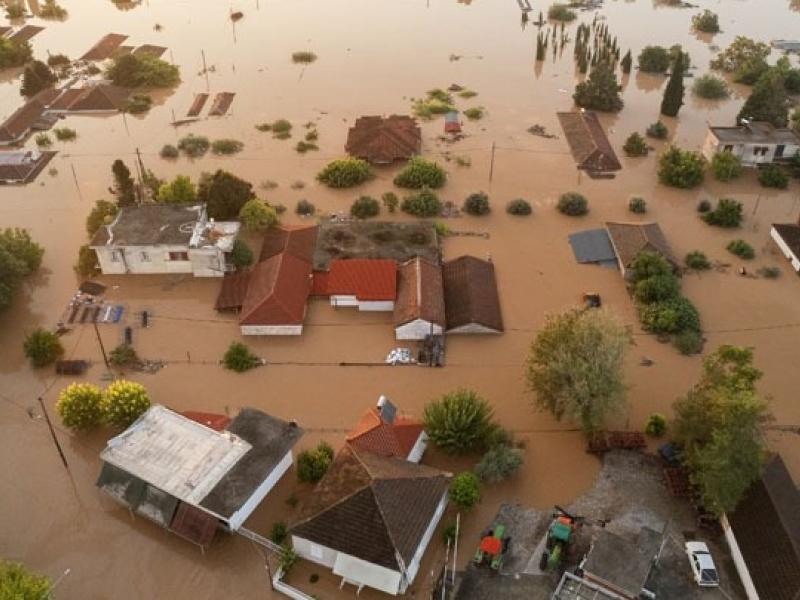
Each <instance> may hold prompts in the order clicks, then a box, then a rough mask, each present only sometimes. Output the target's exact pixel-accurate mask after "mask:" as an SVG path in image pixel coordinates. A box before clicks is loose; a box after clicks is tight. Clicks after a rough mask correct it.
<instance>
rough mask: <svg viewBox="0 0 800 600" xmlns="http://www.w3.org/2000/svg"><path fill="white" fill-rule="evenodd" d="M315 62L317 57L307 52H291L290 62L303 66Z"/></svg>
mask: <svg viewBox="0 0 800 600" xmlns="http://www.w3.org/2000/svg"><path fill="white" fill-rule="evenodd" d="M315 60H317V55H316V54H314V53H313V52H310V51H308V50H301V51H299V52H292V62H293V63H301V64H304V65H307V64H310V63H312V62H314V61H315Z"/></svg>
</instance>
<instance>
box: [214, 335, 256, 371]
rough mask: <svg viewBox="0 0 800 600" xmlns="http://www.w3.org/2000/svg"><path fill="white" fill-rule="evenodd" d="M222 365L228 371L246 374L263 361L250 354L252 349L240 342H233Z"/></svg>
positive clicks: (224, 356) (223, 358)
mask: <svg viewBox="0 0 800 600" xmlns="http://www.w3.org/2000/svg"><path fill="white" fill-rule="evenodd" d="M222 364H223V366H224V367H225V368H226V369H229V370H231V371H236V372H237V373H244V372H245V371H249V370H250V369H253V368H255V367H257V366H259V365H260V364H261V359H260V358H258V356H256V355H255V354H253V353H252V352H250V348H248V347H247V346H245V345H244V344H242V343H240V342H231V345H230V346H228V349H227V350H226V351H225V354H224V355H223V357H222Z"/></svg>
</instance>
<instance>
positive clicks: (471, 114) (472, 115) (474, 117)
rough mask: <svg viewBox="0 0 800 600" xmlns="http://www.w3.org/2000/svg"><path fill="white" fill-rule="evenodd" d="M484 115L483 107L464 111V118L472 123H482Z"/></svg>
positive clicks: (474, 107)
mask: <svg viewBox="0 0 800 600" xmlns="http://www.w3.org/2000/svg"><path fill="white" fill-rule="evenodd" d="M483 113H484V110H483V107H482V106H473V107H472V108H468V109H466V110H465V111H464V116H465V117H467V118H468V119H469V120H470V121H480V120H481V119H482V118H483Z"/></svg>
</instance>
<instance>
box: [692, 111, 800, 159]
mask: <svg viewBox="0 0 800 600" xmlns="http://www.w3.org/2000/svg"><path fill="white" fill-rule="evenodd" d="M717 152H730V153H732V154H734V155H736V156H738V157H739V158H740V159H741V161H742V164H743V165H745V166H748V167H755V166H758V165H769V164H773V163H779V162H781V161H787V160H790V159H791V158H792V157H793V156H794V155H795V154H797V153H798V152H800V134H798V133H797V132H796V131H794V130H793V129H790V128H788V127H782V128H779V127H775V126H774V125H773V124H772V123H767V122H764V121H752V122H746V121H744V120H743V121H742V124H741V125H739V126H737V127H709V128H708V134H707V135H706V140H705V143H704V144H703V155H704V156H705V157H706V158H707V159H708V160H711V159H712V158H713V156H714V154H716V153H717Z"/></svg>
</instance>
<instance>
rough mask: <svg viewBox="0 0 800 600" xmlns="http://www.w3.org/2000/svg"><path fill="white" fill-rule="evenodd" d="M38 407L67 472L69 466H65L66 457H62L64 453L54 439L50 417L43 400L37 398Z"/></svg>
mask: <svg viewBox="0 0 800 600" xmlns="http://www.w3.org/2000/svg"><path fill="white" fill-rule="evenodd" d="M39 406H41V407H42V412H43V413H44V420H45V421H47V427H48V429H50V437H52V438H53V443H54V444H55V445H56V450H58V455H59V456H60V457H61V462H63V463H64V468H65V469H66V470H67V471H69V465H68V464H67V457H66V456H64V451H63V450H62V449H61V444H60V443H59V442H58V438H57V437H56V430H55V429H53V423H52V422H51V421H50V415H49V414H47V409H46V408H45V406H44V400H42V397H41V396H39Z"/></svg>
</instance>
